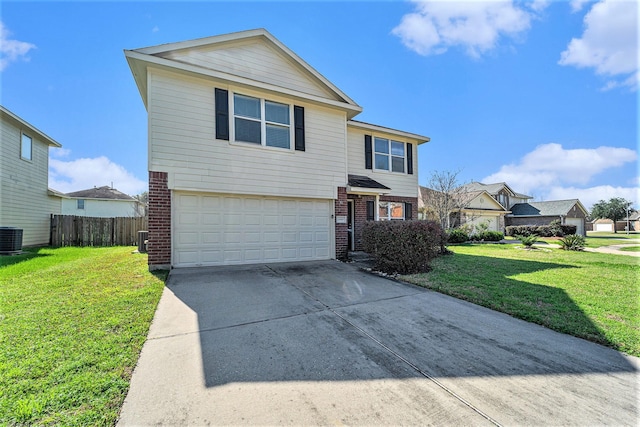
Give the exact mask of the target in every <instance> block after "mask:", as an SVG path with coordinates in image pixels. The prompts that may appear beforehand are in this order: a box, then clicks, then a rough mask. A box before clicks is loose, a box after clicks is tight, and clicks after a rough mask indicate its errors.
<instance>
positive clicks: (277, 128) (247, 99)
mask: <svg viewBox="0 0 640 427" xmlns="http://www.w3.org/2000/svg"><path fill="white" fill-rule="evenodd" d="M291 110H292V109H291V108H290V106H289V105H287V104H281V103H279V102H273V101H268V100H265V99H260V98H254V97H251V96H246V95H240V94H237V93H236V94H234V95H233V124H234V132H235V133H234V140H235V141H240V142H248V143H251V144H260V145H264V146H268V147H278V148H286V149H289V148H291V132H292V130H291Z"/></svg>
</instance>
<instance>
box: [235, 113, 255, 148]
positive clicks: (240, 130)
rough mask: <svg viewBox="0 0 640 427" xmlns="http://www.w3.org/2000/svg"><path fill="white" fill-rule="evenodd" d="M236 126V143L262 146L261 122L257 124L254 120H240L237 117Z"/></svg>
mask: <svg viewBox="0 0 640 427" xmlns="http://www.w3.org/2000/svg"><path fill="white" fill-rule="evenodd" d="M235 124H236V141H243V142H252V143H254V144H261V141H260V122H255V121H253V120H245V119H239V118H237V117H236V119H235Z"/></svg>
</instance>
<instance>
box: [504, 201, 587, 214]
mask: <svg viewBox="0 0 640 427" xmlns="http://www.w3.org/2000/svg"><path fill="white" fill-rule="evenodd" d="M576 203H578V199H571V200H552V201H549V202H529V203H516V204H515V205H513V206H511V215H513V216H560V215H566V214H567V213H568V212H569V210H571V208H572V207H573V206H574V205H575V204H576Z"/></svg>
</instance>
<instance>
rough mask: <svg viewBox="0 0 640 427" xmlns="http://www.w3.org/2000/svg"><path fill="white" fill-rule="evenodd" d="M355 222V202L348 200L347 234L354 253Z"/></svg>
mask: <svg viewBox="0 0 640 427" xmlns="http://www.w3.org/2000/svg"><path fill="white" fill-rule="evenodd" d="M354 223H355V221H354V209H353V200H347V234H348V237H349V250H350V251H352V250H354V249H355V237H354V233H353V224H354Z"/></svg>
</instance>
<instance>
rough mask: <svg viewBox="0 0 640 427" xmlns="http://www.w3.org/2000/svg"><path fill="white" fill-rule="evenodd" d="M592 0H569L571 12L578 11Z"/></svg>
mask: <svg viewBox="0 0 640 427" xmlns="http://www.w3.org/2000/svg"><path fill="white" fill-rule="evenodd" d="M590 1H592V0H571V2H570V5H571V12H572V13H576V12H580V11H581V10H582V8H583V7H584V5H585V4H586V3H589V2H590Z"/></svg>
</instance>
